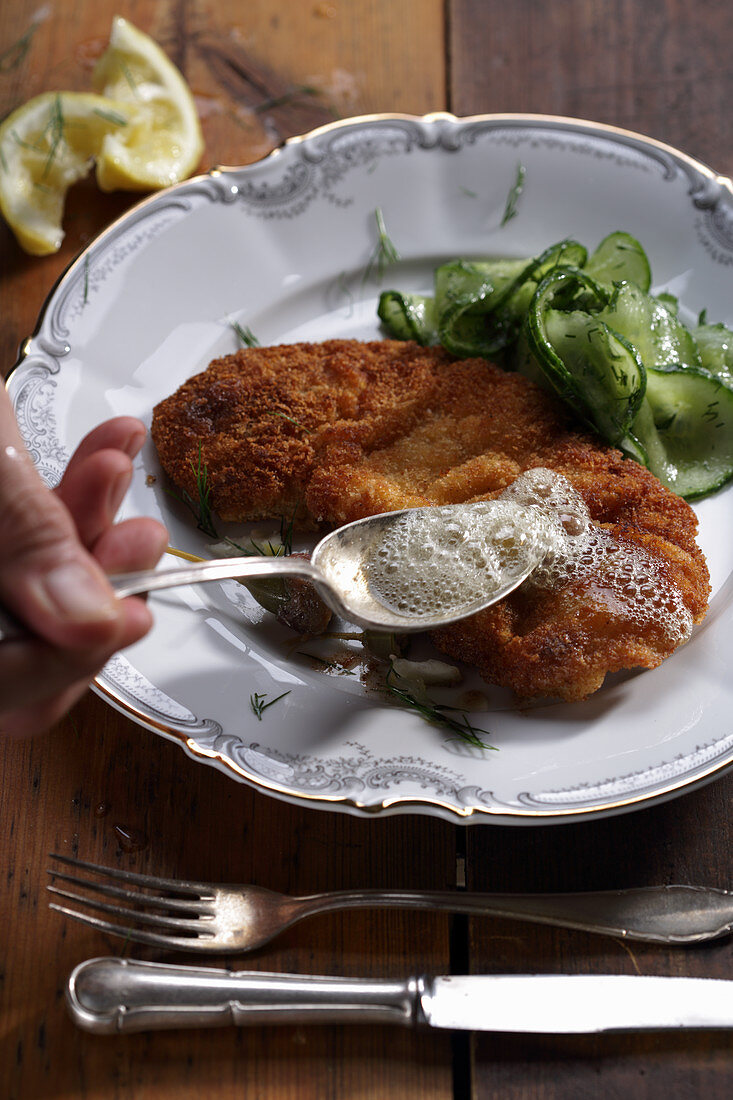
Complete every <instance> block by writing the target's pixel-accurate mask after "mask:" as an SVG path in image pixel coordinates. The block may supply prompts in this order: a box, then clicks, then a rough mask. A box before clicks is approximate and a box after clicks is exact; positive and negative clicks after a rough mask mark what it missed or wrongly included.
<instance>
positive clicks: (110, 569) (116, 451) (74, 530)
mask: <svg viewBox="0 0 733 1100" xmlns="http://www.w3.org/2000/svg"><path fill="white" fill-rule="evenodd" d="M144 439H145V428H144V426H143V425H142V424H141V423H140V421H138V420H135V419H133V418H132V417H119V418H116V419H114V420H109V421H106V422H105V423H104V424H100V425H99V427H97V428H95V429H94V430H93V431H92V432H90V433H89V435H88V436H87V437H86V438H85V439H84V440H82V442H81V443H80V444H79V446H78V448H77V450H76V451H75V453H74V455H73V457H72V458H71V460H70V462H69V465H68V467H67V469H66V472H65V474H64V476H63V479H62V481H61V483H60V485H59V486H58V488H57V489H56V490H55V491H54V492H52V491H51V490H49V489H48V488H47V487H46V486H45V485H44V483H43V481H42V480H41V478H40V476H39V474H38V473H37V471H36V469H35V467H34V465H33V463H32V461H31V459H30V457H29V456H28V454H27V452H26V450H25V447H24V445H23V442H22V439H21V437H20V433H19V431H18V428H17V425H16V422H15V417H14V415H13V410H12V407H11V404H10V400H9V398H8V395H7V393H6V391H5V387H4V386H2V385H1V384H0V603H3V604H4V605H5V606H6V607H7V608H9V610H10V611H12V612H13V614H14V615H15V616H16V617H17V618H18V619H20V620H21V621H22V622H23V623H24V624H25V625H26V626H27V627H28V628H29V629H30V630H31V631H32V632H33V634H34V637H32V638H29V639H18V640H12V641H5V642H0V733H5V734H10V735H14V736H23V735H29V734H34V733H39V732H41V731H43V730H45V729H48V728H49V727H50V726H51V725H53V723H54V722H56V721H58V719H59V718H61V716H62V715H63V714H64V713H65V712H66V711H67V710H68V709H69V708H70V707H71V706H72V705H73V704H74V703H75V702H76V700H77V699H78V698H79V697H80V696H81V695H82V694H83V693H84V691H85V690H86V688H87V686H88V684H89V682H90V680H91V679H92V678H93V676H94V675H95V674H96V673H97V672H98V671H99V669H101V668H102V666H103V665H104V664H105V663H106V661H107V660H108V659H109V658H110V657H111V656H112V654H113V653H115V652H117V650H119V649H123V648H125V647H126V646H129V645H131V644H132V643H133V642H136V641H138V639H140V638H141V637H142V636H143V635H144V634H145V633H146V632H147V631H148V630H149V628H150V626H151V625H152V617H151V614H150V611H149V610H148V608H147V606H146V604H145V602H144V600H142V599H140V598H137V597H130V598H128V599H125V600H118V599H117V598H116V597H115V595H114V592H113V591H112V588H111V587H110V585H109V583H108V581H107V579H106V574H109V573H122V572H128V571H133V570H138V569H148V568H152V567H153V566H154V565H155V563H156V562H157V561H158V559H159V557H160V555H161V554H162V553H163V551H164V550H165V547H166V544H167V532H166V530H165V528H164V527H163V526H162V524H160V523H158V522H157V521H156V520H153V519H146V518H138V519H129V520H125V521H123V522H121V523H115V522H114V517H115V513H116V512H117V509H118V508H119V506H120V504H121V503H122V499H123V497H124V495H125V493H126V491H127V488H128V486H129V484H130V479H131V477H132V459H133V458H134V457H135V455H136V454H137V453H138V452H139V450H140V448H141V447H142V444H143V441H144Z"/></svg>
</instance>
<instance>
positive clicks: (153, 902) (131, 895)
mask: <svg viewBox="0 0 733 1100" xmlns="http://www.w3.org/2000/svg"><path fill="white" fill-rule="evenodd" d="M47 874H49V875H53V877H54V880H59V879H60V880H61V881H62V882H69V883H71V885H72V886H80V887H82V888H83V889H85V890H92V891H94V893H96V894H103V895H104V897H107V898H119V899H120V900H121V901H130V902H134V903H135V904H136V905H141V906H146V907H148V908H150V907H153V908H155V907H156V906H157V907H158V908H160V909H178V910H179V911H183V912H186V913H202V914H206V913H212V912H213V908H212V902H211V901H209V900H208V899H204V900H200V899H199V898H194V897H191V900H190V901H189V900H188V899H187V898H161V897H158V896H157V895H156V894H143V893H140V892H139V891H136V890H123V889H122V887H120V886H111V885H110V884H109V883H107V882H90V881H88V880H87V879H83V878H77V877H76V876H75V875H67V874H66V873H65V872H64V871H51V870H48V871H47ZM47 889H48V890H52V891H53V889H54V888H53V887H52V886H48V887H47ZM55 893H61V891H60V890H56V891H55ZM80 900H82V901H89V900H90V899H88V898H86V897H84V898H81V899H80Z"/></svg>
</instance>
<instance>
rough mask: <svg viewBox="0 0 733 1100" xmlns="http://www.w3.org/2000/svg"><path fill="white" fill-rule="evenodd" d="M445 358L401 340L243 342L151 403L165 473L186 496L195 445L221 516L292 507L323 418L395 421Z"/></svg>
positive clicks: (411, 407) (191, 485)
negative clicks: (387, 418)
mask: <svg viewBox="0 0 733 1100" xmlns="http://www.w3.org/2000/svg"><path fill="white" fill-rule="evenodd" d="M450 361H451V357H450V356H449V355H448V353H447V352H444V351H442V350H439V349H437V348H416V346H415V345H413V344H405V343H403V342H401V341H399V340H384V341H379V342H375V343H372V344H361V343H359V342H358V341H356V340H329V341H326V342H325V343H322V344H282V345H279V346H277V347H270V348H242V349H241V350H240V351H238V352H236V353H235V354H234V355H227V356H224V357H223V358H222V359H215V360H214V361H213V363H211V365H210V366H209V367H208V369H207V370H205V371H204V372H203V373H201V374H198V375H196V376H195V377H193V378H190V379H189V380H188V381H187V382H185V383H184V384H183V385H182V386H181V387H180V389H179V390H177V391H176V393H174V394H173V395H172V396H171V397H168V398H166V399H165V400H164V401H161V402H160V404H159V405H157V406H156V408H155V410H154V413H153V423H152V429H151V432H152V436H153V440H154V441H155V445H156V447H157V449H158V454H159V456H160V461H161V463H162V465H163V468H164V470H165V471H166V473H167V474H168V475H169V477H171V478H172V480H173V481H174V482H175V483H176V485H178V486H180V487H181V488H182V489H185V490H186V491H187V492H188V493H190V494H191V496H192V497H194V498H195V497H196V492H197V489H196V467H197V465H198V454H199V446H200V447H201V453H202V456H203V458H204V460H205V462H206V465H207V469H208V473H209V482H210V486H211V504H212V507H213V508H214V509H215V511H217V512H218V514H219V515H220V516H221V518H222V519H224V520H235V521H244V520H252V519H262V518H265V517H268V516H283V515H285V516H290V515H292V513H293V511H294V510H295V508H296V507H298V505H301V506H302V504H303V500H304V494H305V489H306V486H307V485H308V482H309V480H310V476H311V473H312V471H313V468H314V463H315V455H316V452H317V450H318V449H319V446H320V439H321V435H322V432H323V429H324V428H325V427H328V426H329V425H340V424H344V423H349V422H354V421H359V420H361V419H363V418H371V417H374V416H377V415H380V414H384V413H387V414H388V415H391V416H394V417H396V425H397V426H399V424H400V422H401V418H402V417H403V416H406V415H409V413H410V412H414V411H415V410H416V409H418V408H419V405H420V402H421V401H422V399H423V398H424V395H425V394H426V393H427V392H429V390H430V388H431V386H432V379H433V374H434V372H435V370H436V367H437V365H438V364H447V363H448V362H450ZM403 410H404V411H403ZM300 518H301V521H303V520H306V519H307V516H306V514H305V511H304V509H303V508H302V507H301V516H300Z"/></svg>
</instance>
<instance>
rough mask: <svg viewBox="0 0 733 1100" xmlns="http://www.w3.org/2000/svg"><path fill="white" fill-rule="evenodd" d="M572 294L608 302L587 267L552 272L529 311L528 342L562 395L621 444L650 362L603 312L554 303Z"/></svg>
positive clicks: (641, 394)
mask: <svg viewBox="0 0 733 1100" xmlns="http://www.w3.org/2000/svg"><path fill="white" fill-rule="evenodd" d="M571 293H574V295H575V297H576V299H578V298H580V299H581V300H583V301H584V302H585V303H588V302H595V304H596V305H599V304H603V303H604V302H605V297H604V290H603V288H602V287H601V286H599V285H598V284H597V283H595V282H594V280H592V279H591V278H589V277H588V276H587V275H586V274H585V273H584V272H582V271H565V272H563V271H558V272H556V273H555V274H554V275H549V276H548V277H547V278H546V279H545V280H543V282H542V283H541V284H540V286H539V287H538V288H537V292H536V294H535V296H534V298H533V300H532V304H531V307H530V310H529V313H528V315H527V326H526V336H527V343H528V346H529V349H530V350H531V352H532V353H533V355H534V357H535V359H536V361H537V364H538V365H539V367H540V369H541V370H542V372H543V373H544V375H545V377H546V378H547V380H548V381H549V383H550V384H551V386H552V387H553V389H554V390H555V392H556V393H557V394H558V396H559V397H561V398H562V400H563V401H565V402H567V404H569V405H570V406H571V407H572V408H573V409H574V411H575V412H576V414H577V415H579V416H580V417H581V418H582V419H583V420H584V421H585V422H586V424H588V425H589V426H590V427H592V428H594V429H595V430H596V431H597V432H598V433H599V434H600V435H601V436H602V437H603V439H605V440H606V441H607V442H608V443H612V444H615V445H618V444H620V443H621V441H622V440H623V439H624V438H625V437H626V435H627V434H628V433H629V431H630V429H631V425H632V424H633V422H634V418H635V416H636V414H637V412H638V411H639V407H640V405H641V401H642V399H643V397H644V390H645V386H646V374H645V371H644V365H643V363H642V362H641V360H640V358H639V356H638V355H637V353H636V351H635V349H634V348H633V346H632V345H631V344H629V343H628V341H627V340H625V339H624V337H623V336H621V335H620V334H619V333H617V332H614V331H613V330H612V329H611V328H609V326H608V325H606V324H604V323H603V322H602V321H599V320H598V316H597V315H594V314H592V313H589V312H588V311H587V310H585V309H570V310H568V309H562V310H558V309H555V308H554V303H555V302H556V301H557V300H558V299H560V300H562V299H563V298H567V297H568V295H569V294H571Z"/></svg>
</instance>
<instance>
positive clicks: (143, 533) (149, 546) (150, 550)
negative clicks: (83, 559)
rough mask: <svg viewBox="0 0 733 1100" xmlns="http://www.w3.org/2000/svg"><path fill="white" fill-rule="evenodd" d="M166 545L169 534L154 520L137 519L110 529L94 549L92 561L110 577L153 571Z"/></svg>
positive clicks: (123, 522) (126, 521)
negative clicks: (115, 574)
mask: <svg viewBox="0 0 733 1100" xmlns="http://www.w3.org/2000/svg"><path fill="white" fill-rule="evenodd" d="M167 545H168V532H167V531H166V529H165V527H164V526H163V524H162V523H158V521H157V520H155V519H148V518H146V517H143V516H140V517H136V518H135V519H126V520H123V521H122V522H121V523H118V524H116V525H115V526H114V527H110V528H109V529H108V530H107V531H105V532H104V534H103V535H101V537H100V538H99V539H98V540H97V542H96V543H95V545H94V557H95V558H96V560H97V561H98V562H99V564H100V565H101V567H102V569H104V571H105V573H108V574H110V575H112V574H114V573H130V572H132V571H134V570H138V569H152V568H153V567H154V566H155V565H156V564H157V562H158V561H159V560H160V556H161V554H163V553H164V551H165V548H166V547H167Z"/></svg>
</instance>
